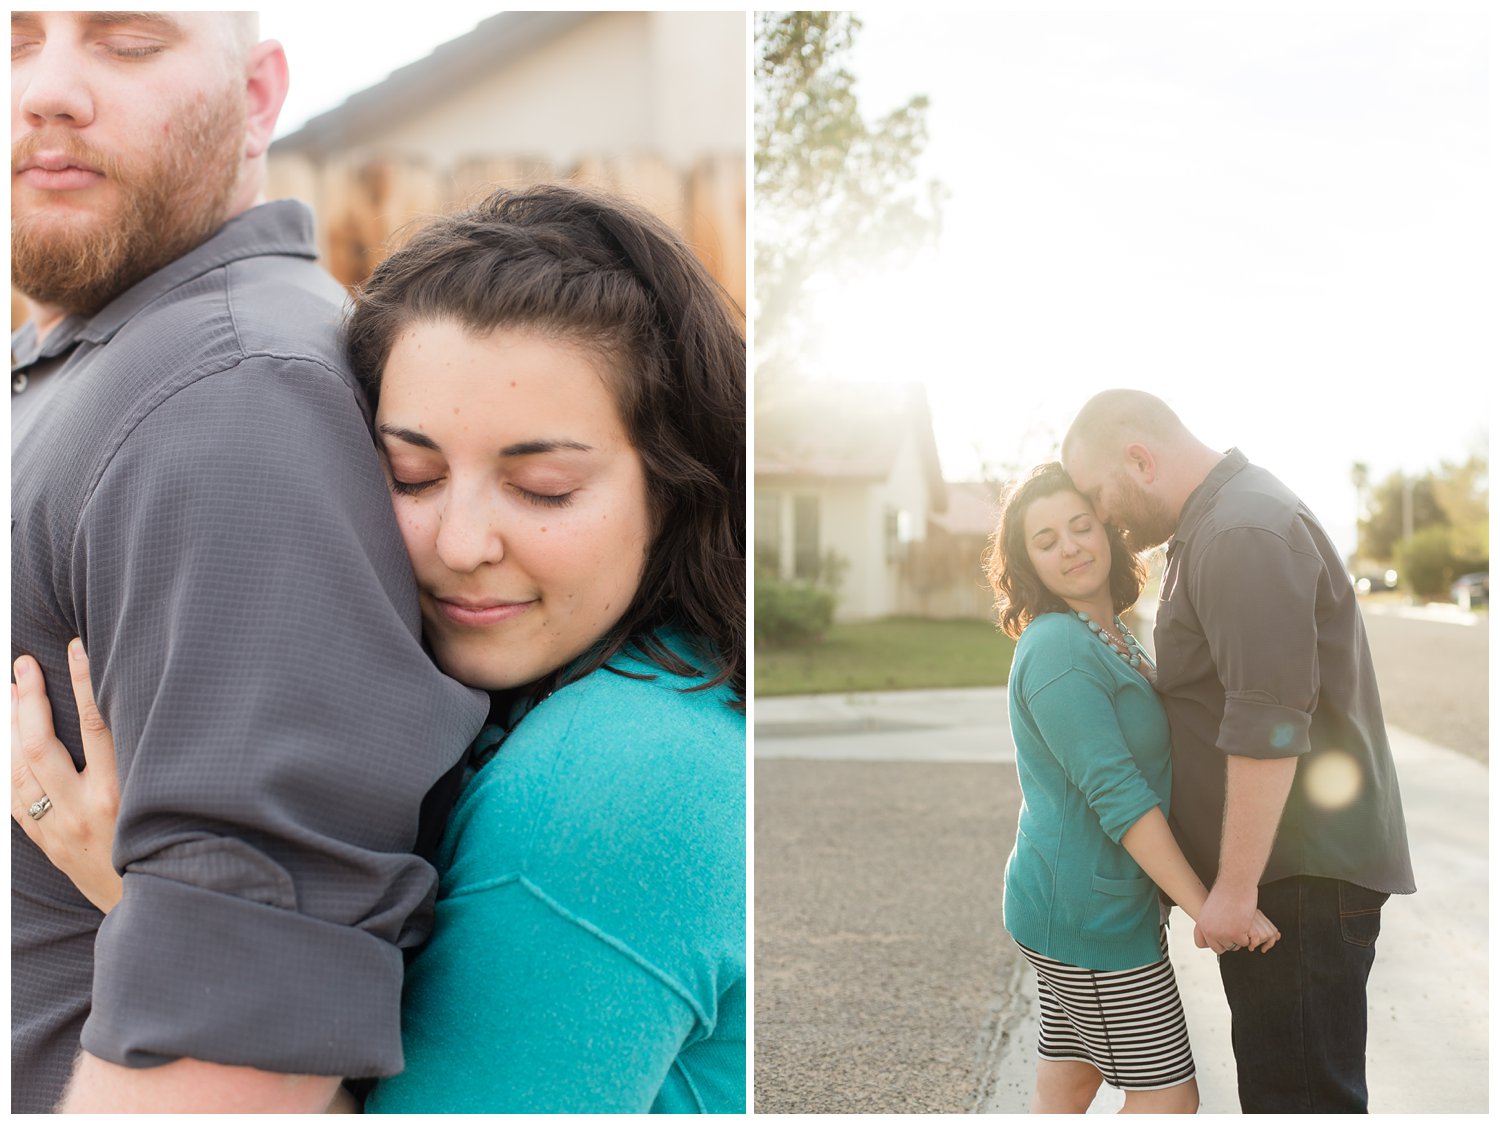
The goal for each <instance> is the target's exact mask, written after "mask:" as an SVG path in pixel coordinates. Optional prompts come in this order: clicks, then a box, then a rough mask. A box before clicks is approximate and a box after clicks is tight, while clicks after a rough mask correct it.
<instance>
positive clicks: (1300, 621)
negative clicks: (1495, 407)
mask: <svg viewBox="0 0 1500 1125" xmlns="http://www.w3.org/2000/svg"><path fill="white" fill-rule="evenodd" d="M1162 543H1167V553H1166V568H1165V572H1164V574H1163V576H1162V580H1161V595H1160V606H1159V609H1158V612H1157V618H1156V626H1155V634H1154V636H1155V645H1154V649H1155V653H1156V659H1155V661H1153V660H1152V658H1151V656H1150V655H1148V654H1147V652H1146V651H1145V650H1144V649H1143V648H1142V646H1141V645H1140V644H1139V643H1138V642H1137V640H1136V639H1135V637H1134V636H1133V635H1132V634H1131V633H1130V631H1129V629H1128V628H1127V627H1126V626H1125V624H1124V622H1123V621H1122V620H1121V617H1120V615H1121V614H1122V613H1123V612H1124V611H1125V610H1127V609H1128V608H1130V606H1132V605H1133V604H1134V603H1135V601H1136V599H1137V598H1138V597H1139V595H1140V593H1141V589H1142V586H1143V584H1144V581H1145V571H1144V568H1143V566H1142V563H1141V561H1140V558H1139V552H1141V551H1144V550H1146V549H1148V548H1150V547H1154V546H1157V545H1159V544H1162ZM987 568H988V573H989V577H990V580H991V583H992V585H993V587H994V589H995V593H996V604H997V608H998V610H999V615H1000V616H999V619H1000V625H1001V627H1002V628H1003V629H1004V631H1005V632H1006V633H1008V634H1009V635H1010V636H1012V637H1015V638H1017V644H1016V652H1015V659H1014V664H1013V667H1012V670H1011V677H1010V686H1009V697H1010V721H1011V729H1012V732H1013V734H1014V737H1015V742H1016V762H1017V769H1018V771H1019V774H1020V781H1021V793H1022V807H1021V814H1020V821H1019V824H1018V831H1017V838H1016V846H1015V849H1014V851H1013V852H1012V853H1011V856H1010V859H1009V861H1008V863H1007V867H1006V879H1005V924H1006V928H1007V929H1008V930H1009V931H1010V933H1011V935H1012V936H1013V937H1014V938H1015V940H1016V942H1017V944H1018V945H1019V946H1020V947H1021V950H1022V952H1023V953H1024V954H1025V956H1026V957H1027V959H1028V960H1029V961H1030V962H1031V963H1032V965H1033V966H1034V967H1035V969H1036V973H1037V987H1038V995H1039V999H1040V1004H1041V1021H1040V1022H1041V1028H1040V1042H1039V1044H1038V1050H1037V1079H1036V1082H1037V1085H1036V1094H1035V1099H1034V1102H1033V1110H1034V1111H1036V1112H1075V1113H1081V1112H1083V1111H1084V1110H1086V1109H1087V1108H1088V1106H1089V1104H1090V1103H1091V1101H1092V1100H1093V1098H1094V1095H1095V1093H1096V1092H1097V1090H1098V1088H1099V1086H1100V1084H1101V1082H1107V1083H1109V1084H1110V1085H1113V1086H1116V1087H1118V1088H1120V1089H1122V1090H1123V1091H1124V1092H1125V1107H1124V1108H1125V1111H1126V1112H1181V1113H1192V1112H1196V1110H1197V1108H1198V1089H1197V1084H1196V1078H1195V1074H1196V1071H1195V1069H1194V1064H1193V1056H1192V1050H1191V1046H1190V1044H1189V1042H1188V1035H1187V1028H1186V1024H1185V1021H1184V1019H1183V1012H1182V1005H1181V1001H1180V999H1179V996H1178V992H1177V986H1176V982H1175V979H1174V977H1173V973H1172V967H1171V964H1170V962H1169V961H1168V959H1167V941H1166V921H1167V916H1168V905H1167V902H1168V900H1169V901H1170V902H1171V903H1175V904H1176V905H1177V906H1179V907H1181V908H1182V909H1183V910H1184V911H1185V912H1186V913H1187V915H1188V916H1189V917H1190V918H1192V919H1193V920H1194V940H1195V942H1196V944H1197V945H1198V946H1199V947H1200V948H1205V949H1207V950H1210V951H1212V952H1213V953H1214V954H1215V955H1217V957H1218V966H1219V973H1220V976H1221V978H1222V981H1223V986H1224V994H1225V997H1226V999H1227V1001H1228V1003H1229V1008H1230V1012H1231V1018H1232V1038H1233V1046H1234V1054H1235V1061H1236V1069H1237V1074H1238V1083H1239V1097H1240V1104H1241V1108H1242V1109H1243V1110H1244V1111H1245V1112H1281V1113H1293V1112H1364V1111H1365V1110H1366V1109H1367V1101H1368V1096H1367V1088H1366V1082H1365V1037H1366V998H1365V986H1366V982H1367V979H1368V977H1369V973H1370V968H1371V966H1372V964H1373V962H1374V956H1375V939H1376V937H1377V936H1378V934H1379V931H1380V911H1381V908H1382V906H1383V905H1384V903H1385V901H1386V899H1387V898H1388V896H1389V895H1391V894H1408V893H1411V892H1412V891H1414V890H1415V885H1414V882H1413V878H1412V872H1411V861H1410V857H1409V854H1408V849H1407V842H1406V827H1405V821H1404V819H1403V815H1402V810H1401V801H1400V794H1399V790H1398V787H1397V782H1396V774H1395V769H1394V766H1393V764H1392V760H1391V752H1390V745H1389V742H1388V741H1387V737H1386V733H1385V728H1384V722H1383V719H1382V716H1381V709H1380V699H1379V695H1378V692H1377V689H1376V684H1375V674H1374V668H1373V665H1372V662H1371V658H1370V652H1369V646H1368V643H1367V641H1366V637H1365V632H1364V625H1363V622H1362V620H1361V618H1360V613H1359V608H1358V606H1357V605H1356V602H1355V597H1354V590H1353V587H1352V585H1351V584H1350V582H1349V580H1348V578H1347V576H1346V573H1345V570H1344V568H1343V566H1342V563H1341V560H1340V559H1339V557H1338V554H1337V551H1336V550H1335V548H1334V546H1333V544H1332V543H1331V541H1330V540H1329V538H1328V536H1327V534H1326V533H1325V532H1324V531H1323V529H1322V527H1321V526H1320V525H1319V524H1318V522H1317V520H1316V519H1315V518H1314V517H1313V515H1312V513H1311V512H1310V511H1308V509H1307V508H1306V506H1305V505H1303V504H1302V503H1301V502H1300V501H1299V500H1298V499H1297V497H1296V496H1295V495H1293V494H1292V493H1291V492H1290V491H1289V490H1288V489H1287V488H1286V487H1285V486H1284V485H1283V484H1281V482H1280V481H1278V480H1277V479H1276V478H1275V477H1273V476H1272V475H1271V474H1270V473H1268V472H1266V471H1265V470H1264V469H1261V468H1259V467H1257V466H1255V465H1253V464H1251V463H1250V462H1249V461H1248V460H1247V458H1246V456H1245V455H1244V454H1243V453H1241V452H1240V451H1239V450H1230V451H1229V452H1228V453H1219V452H1217V451H1215V450H1213V449H1211V448H1210V447H1208V446H1206V445H1204V444H1203V443H1202V442H1200V441H1198V440H1197V439H1196V438H1195V437H1194V436H1193V435H1192V434H1191V432H1189V431H1188V429H1187V428H1186V427H1185V426H1184V425H1183V423H1182V422H1181V421H1180V419H1179V418H1178V417H1177V415H1176V414H1175V413H1174V412H1173V411H1172V410H1171V409H1170V408H1169V407H1168V406H1167V405H1166V404H1165V403H1164V402H1162V401H1161V400H1160V399H1158V398H1156V397H1154V396H1152V395H1149V394H1145V393H1143V392H1139V391H1132V390H1115V391H1105V392H1103V393H1101V394H1099V395H1097V396H1095V397H1094V398H1093V399H1091V400H1090V401H1089V402H1088V403H1087V404H1086V405H1085V406H1084V407H1083V409H1082V410H1081V411H1080V413H1079V414H1078V416H1077V418H1076V419H1075V420H1074V422H1073V424H1072V426H1071V427H1070V429H1069V431H1068V433H1067V435H1066V437H1065V439H1064V441H1063V446H1062V462H1061V463H1052V464H1048V465H1043V466H1041V467H1039V468H1038V469H1037V470H1035V471H1034V472H1033V473H1032V475H1031V476H1030V477H1029V478H1028V479H1027V480H1025V481H1024V482H1022V483H1021V484H1020V485H1019V486H1017V487H1016V488H1014V489H1013V490H1012V491H1011V492H1010V493H1009V494H1008V496H1007V497H1006V499H1005V502H1004V508H1003V512H1002V515H1001V517H1000V523H999V526H998V528H997V530H996V531H995V534H994V536H993V538H992V540H991V547H990V552H989V555H988V559H987Z"/></svg>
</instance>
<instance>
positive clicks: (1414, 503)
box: [1359, 473, 1448, 562]
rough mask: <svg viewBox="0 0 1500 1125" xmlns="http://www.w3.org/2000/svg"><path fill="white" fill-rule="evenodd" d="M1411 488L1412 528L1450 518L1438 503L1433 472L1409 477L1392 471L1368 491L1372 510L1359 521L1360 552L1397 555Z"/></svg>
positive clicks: (1383, 557)
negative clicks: (1397, 545) (1397, 546)
mask: <svg viewBox="0 0 1500 1125" xmlns="http://www.w3.org/2000/svg"><path fill="white" fill-rule="evenodd" d="M1408 488H1410V490H1411V529H1412V531H1421V530H1422V529H1423V528H1424V527H1433V526H1446V524H1447V522H1448V518H1447V516H1446V514H1445V513H1444V512H1443V509H1442V508H1441V507H1440V506H1439V505H1438V502H1437V497H1436V495H1435V493H1434V490H1433V476H1432V474H1431V473H1425V474H1423V475H1422V476H1420V477H1411V478H1408V477H1407V476H1406V475H1405V474H1403V473H1392V474H1391V475H1390V476H1388V477H1386V478H1385V480H1383V481H1381V482H1380V483H1379V484H1377V485H1376V486H1375V487H1374V488H1373V489H1371V490H1370V493H1369V514H1368V515H1367V516H1366V517H1365V518H1363V519H1361V520H1360V521H1359V555H1360V558H1363V559H1369V560H1371V561H1378V562H1386V561H1389V560H1392V559H1394V558H1395V557H1396V544H1397V543H1399V542H1400V541H1401V539H1402V538H1403V537H1404V536H1405V535H1406V530H1405V523H1406V503H1407V501H1406V493H1407V489H1408Z"/></svg>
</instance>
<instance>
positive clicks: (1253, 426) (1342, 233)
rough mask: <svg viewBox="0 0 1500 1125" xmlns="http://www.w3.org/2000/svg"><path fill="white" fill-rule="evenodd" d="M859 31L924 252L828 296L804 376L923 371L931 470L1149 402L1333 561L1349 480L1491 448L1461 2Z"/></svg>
mask: <svg viewBox="0 0 1500 1125" xmlns="http://www.w3.org/2000/svg"><path fill="white" fill-rule="evenodd" d="M1109 7H1110V9H1111V10H1106V11H1100V10H1095V11H1074V12H1063V11H1057V10H1055V9H1053V10H1050V11H1024V10H1012V11H1005V12H1000V13H991V14H987V15H981V14H976V13H972V12H971V13H966V14H961V15H949V16H943V15H941V14H933V13H930V12H927V13H923V14H920V15H915V14H902V13H897V12H888V13H887V12H866V13H863V14H862V15H863V19H864V28H863V31H862V32H861V34H860V36H859V39H858V41H857V44H856V48H855V53H854V56H853V58H852V60H851V69H852V70H853V71H854V72H855V74H856V75H857V76H858V79H859V85H858V87H857V93H858V94H859V96H860V99H861V107H862V109H864V110H865V111H866V115H867V116H869V115H870V114H872V113H875V112H883V111H885V110H887V109H889V108H891V107H892V106H894V105H896V104H899V103H900V102H902V101H904V100H905V99H906V98H908V97H910V96H911V95H913V94H918V93H922V94H926V95H927V96H928V97H929V98H930V99H931V107H930V109H929V111H928V126H929V132H930V141H929V145H928V149H927V152H926V154H925V157H924V161H923V165H922V172H923V174H924V175H927V176H931V177H935V178H937V179H938V180H940V181H941V182H942V183H943V185H944V186H945V187H946V189H947V191H948V192H949V201H948V204H947V206H946V208H945V211H944V216H943V228H942V233H941V238H940V241H939V244H938V245H937V247H936V248H935V249H933V250H931V251H930V252H928V253H926V254H924V256H923V257H922V258H921V259H920V260H919V261H918V262H917V263H916V264H915V265H911V266H906V267H904V268H903V269H902V270H901V271H900V272H899V273H898V272H891V273H888V274H871V275H869V276H867V277H865V278H863V279H862V281H861V283H859V284H857V285H850V286H846V287H844V288H843V289H842V290H841V291H839V292H837V293H834V294H829V295H827V296H826V297H825V298H824V302H825V303H824V304H823V305H820V307H819V312H820V316H821V319H822V321H823V323H824V339H823V344H822V351H821V364H822V373H824V374H828V375H835V376H838V377H844V378H853V377H857V378H866V379H911V378H921V379H924V380H925V381H926V384H927V388H928V397H929V402H930V404H931V407H932V411H933V415H934V425H935V430H936V434H937V439H938V444H939V450H940V454H941V457H942V462H943V468H944V473H945V475H946V476H947V477H948V478H949V479H963V478H972V477H974V476H976V475H978V473H979V470H980V467H981V465H982V464H985V463H988V464H990V465H1017V466H1026V467H1029V466H1030V465H1031V464H1034V463H1035V462H1037V461H1041V460H1047V459H1051V457H1053V456H1055V452H1056V451H1055V443H1056V442H1057V441H1058V440H1059V439H1060V438H1061V436H1062V433H1063V432H1064V431H1065V430H1066V428H1067V425H1068V423H1069V421H1070V420H1071V418H1072V416H1073V413H1074V412H1075V411H1076V409H1077V407H1078V406H1080V405H1081V404H1082V403H1083V402H1084V401H1086V400H1087V398H1088V397H1089V396H1090V395H1092V394H1093V393H1095V392H1096V391H1099V390H1103V389H1105V388H1107V387H1115V386H1127V387H1138V388H1140V389H1143V390H1148V391H1151V392H1152V393H1155V394H1157V395H1159V396H1161V397H1162V398H1164V399H1166V400H1167V401H1168V403H1169V404H1171V405H1172V406H1173V408H1174V409H1176V411H1177V413H1178V414H1179V416H1181V417H1182V419H1183V421H1184V422H1185V423H1186V424H1187V425H1188V427H1189V428H1190V429H1191V430H1193V431H1194V432H1195V433H1196V434H1197V435H1198V436H1199V437H1200V438H1202V439H1203V440H1204V441H1206V442H1208V443H1209V444H1210V445H1213V446H1215V447H1216V448H1229V447H1230V446H1238V447H1240V448H1241V449H1243V450H1244V451H1245V452H1246V453H1247V454H1248V455H1249V456H1250V458H1251V459H1252V460H1253V461H1256V462H1258V463H1260V464H1262V465H1264V466H1265V467H1267V468H1269V469H1271V470H1272V471H1273V472H1275V473H1276V474H1277V475H1278V476H1280V477H1281V478H1282V479H1283V480H1284V481H1285V482H1286V483H1287V484H1288V485H1289V486H1290V487H1292V489H1293V490H1294V491H1296V492H1298V493H1299V495H1301V496H1302V498H1303V499H1304V501H1306V502H1307V503H1308V504H1309V505H1310V506H1311V507H1312V509H1313V511H1314V512H1315V513H1317V514H1318V515H1319V517H1320V519H1321V521H1322V522H1323V523H1324V525H1325V527H1327V528H1328V530H1329V532H1330V534H1332V535H1333V537H1334V539H1335V541H1336V542H1337V543H1338V544H1339V546H1340V547H1341V549H1343V550H1344V551H1345V552H1346V553H1348V552H1350V551H1352V549H1353V546H1354V523H1355V519H1356V507H1355V505H1356V499H1355V494H1354V490H1353V487H1352V485H1351V484H1350V467H1351V466H1352V464H1353V463H1354V462H1356V461H1363V462H1365V463H1366V464H1368V465H1369V466H1370V468H1371V470H1372V473H1373V476H1374V478H1375V479H1377V480H1379V479H1382V478H1383V477H1384V476H1386V475H1387V474H1389V473H1393V472H1396V471H1407V472H1421V471H1422V470H1424V469H1427V468H1431V467H1436V466H1437V465H1438V463H1439V462H1440V461H1443V460H1448V461H1461V460H1464V459H1465V458H1466V457H1467V456H1468V455H1469V453H1470V452H1472V451H1474V450H1481V449H1485V448H1487V442H1488V433H1489V431H1488V426H1487V421H1488V419H1489V417H1490V405H1491V404H1490V398H1489V391H1488V387H1487V385H1488V384H1489V383H1490V382H1493V381H1494V379H1495V375H1496V363H1495V360H1496V349H1495V334H1494V330H1493V325H1494V319H1495V310H1496V309H1497V308H1500V293H1497V286H1496V279H1495V271H1494V262H1495V261H1496V255H1495V248H1496V241H1495V230H1494V225H1493V224H1494V220H1493V218H1492V216H1491V213H1490V212H1491V211H1492V210H1493V200H1494V199H1495V198H1496V197H1497V195H1496V193H1495V185H1494V184H1493V183H1490V182H1488V180H1487V177H1488V175H1489V173H1488V171H1487V163H1486V161H1487V155H1486V153H1487V146H1488V144H1489V139H1490V138H1489V129H1490V112H1491V111H1490V105H1489V100H1488V99H1489V92H1488V86H1487V79H1486V65H1487V59H1488V55H1489V50H1490V40H1489V33H1488V30H1487V27H1486V24H1485V22H1484V19H1483V17H1482V16H1481V15H1479V14H1476V13H1477V6H1474V5H1469V6H1467V8H1466V9H1465V8H1461V9H1460V10H1458V11H1455V12H1446V13H1444V12H1439V13H1412V12H1408V13H1401V12H1389V11H1388V12H1368V13H1366V12H1362V11H1360V10H1358V9H1351V10H1346V11H1311V12H1309V11H1306V10H1297V11H1286V12H1278V11H1275V10H1257V11H1253V12H1240V13H1234V12H1212V11H1210V12H1201V11H1179V12H1162V11H1154V12H1145V11H1141V12H1130V11H1125V10H1121V9H1120V8H1119V7H1118V6H1109Z"/></svg>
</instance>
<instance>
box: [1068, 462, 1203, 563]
mask: <svg viewBox="0 0 1500 1125" xmlns="http://www.w3.org/2000/svg"><path fill="white" fill-rule="evenodd" d="M1063 468H1064V469H1066V470H1067V473H1068V475H1069V476H1070V477H1072V478H1073V484H1074V487H1076V488H1077V489H1078V491H1079V493H1081V494H1082V495H1083V497H1084V498H1085V499H1086V500H1088V502H1089V503H1090V504H1091V505H1093V508H1094V514H1095V515H1096V516H1098V517H1099V519H1100V520H1101V521H1103V522H1104V523H1107V524H1110V525H1111V526H1113V527H1117V528H1119V529H1120V531H1121V532H1122V533H1123V535H1124V537H1125V545H1126V546H1127V547H1128V548H1129V549H1130V551H1131V552H1132V553H1136V554H1138V553H1140V552H1141V551H1145V550H1149V549H1150V548H1152V547H1155V546H1157V545H1158V544H1161V543H1165V542H1166V541H1167V540H1168V539H1170V538H1171V537H1172V535H1173V533H1175V532H1176V530H1177V520H1176V519H1175V518H1174V517H1173V515H1172V513H1171V511H1170V510H1169V509H1168V507H1167V504H1166V502H1165V501H1163V500H1162V499H1161V498H1160V497H1158V496H1154V495H1152V494H1151V493H1149V492H1147V491H1146V490H1145V488H1143V487H1142V486H1141V484H1140V482H1139V481H1137V480H1136V479H1135V477H1134V476H1133V475H1132V474H1131V470H1130V467H1129V466H1128V465H1126V464H1124V463H1122V462H1120V461H1110V460H1109V459H1108V458H1104V457H1101V456H1099V454H1098V453H1096V452H1095V451H1093V450H1085V449H1075V450H1071V451H1070V455H1069V457H1068V458H1067V461H1066V463H1065V464H1064V466H1063Z"/></svg>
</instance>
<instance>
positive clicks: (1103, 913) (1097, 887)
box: [1005, 613, 1172, 970]
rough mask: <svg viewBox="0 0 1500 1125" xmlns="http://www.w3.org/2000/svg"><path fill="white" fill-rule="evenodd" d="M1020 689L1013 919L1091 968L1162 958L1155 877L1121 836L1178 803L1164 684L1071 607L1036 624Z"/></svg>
mask: <svg viewBox="0 0 1500 1125" xmlns="http://www.w3.org/2000/svg"><path fill="white" fill-rule="evenodd" d="M1009 691H1010V727H1011V733H1012V735H1013V736H1014V738H1015V743H1016V769H1017V772H1018V773H1019V774H1020V779H1021V817H1020V823H1019V824H1018V825H1017V831H1016V846H1015V849H1014V850H1013V851H1012V852H1011V854H1010V859H1009V861H1008V862H1007V863H1006V866H1005V928H1006V929H1007V930H1009V931H1010V933H1011V936H1012V937H1014V938H1015V939H1016V941H1018V942H1020V943H1021V944H1022V945H1024V946H1026V947H1027V948H1028V949H1033V950H1035V951H1036V952H1038V953H1041V954H1043V955H1045V956H1047V957H1051V958H1053V959H1054V960H1057V961H1062V962H1065V963H1067V964H1070V965H1078V966H1080V967H1082V968H1086V969H1098V970H1112V969H1130V968H1135V967H1136V966H1139V965H1148V964H1151V963H1152V962H1154V961H1157V960H1160V958H1161V947H1160V944H1159V936H1158V935H1159V926H1160V909H1159V907H1158V905H1157V901H1158V900H1157V893H1156V887H1155V885H1154V884H1153V883H1152V882H1151V880H1150V879H1149V878H1147V877H1146V875H1145V873H1144V872H1143V871H1142V870H1141V868H1140V866H1139V865H1138V864H1137V863H1136V862H1135V860H1133V859H1131V858H1130V854H1129V853H1128V852H1127V851H1126V850H1125V849H1124V848H1123V847H1122V846H1121V845H1120V838H1121V837H1122V836H1124V835H1125V832H1126V830H1128V829H1129V828H1130V826H1131V825H1133V824H1134V823H1135V822H1136V821H1137V820H1139V819H1140V818H1141V817H1142V816H1143V815H1144V814H1145V813H1147V812H1149V811H1150V810H1151V809H1152V808H1153V807H1155V806H1158V805H1159V806H1160V807H1161V810H1162V814H1163V815H1166V814H1167V813H1168V811H1169V808H1170V805H1169V802H1170V799H1171V792H1172V789H1171V786H1172V772H1171V766H1172V747H1171V740H1170V734H1169V731H1168V727H1167V718H1166V712H1165V711H1164V710H1163V709H1162V705H1161V703H1160V702H1159V701H1158V700H1157V698H1156V692H1155V691H1154V690H1153V689H1152V687H1151V685H1150V684H1149V683H1147V681H1146V679H1145V678H1144V677H1143V676H1141V675H1140V674H1139V673H1137V672H1136V671H1135V670H1133V669H1132V668H1130V667H1129V666H1128V665H1127V664H1126V663H1125V662H1124V661H1123V660H1121V659H1120V658H1119V657H1118V656H1117V655H1115V654H1114V653H1113V652H1112V651H1110V650H1109V649H1108V648H1107V647H1105V645H1103V644H1101V643H1100V641H1099V639H1098V638H1097V637H1095V636H1094V635H1093V633H1092V632H1090V630H1089V628H1088V626H1087V625H1085V624H1084V623H1083V622H1082V621H1080V620H1079V619H1078V618H1077V617H1076V616H1075V615H1074V614H1072V613H1046V614H1043V615H1042V616H1041V617H1038V618H1037V619H1036V620H1035V621H1033V622H1032V623H1031V624H1030V625H1028V626H1027V627H1026V629H1025V631H1024V632H1023V633H1022V634H1021V639H1020V640H1019V641H1018V642H1017V644H1016V654H1015V659H1014V661H1013V663H1012V665H1011V672H1010V689H1009Z"/></svg>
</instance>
